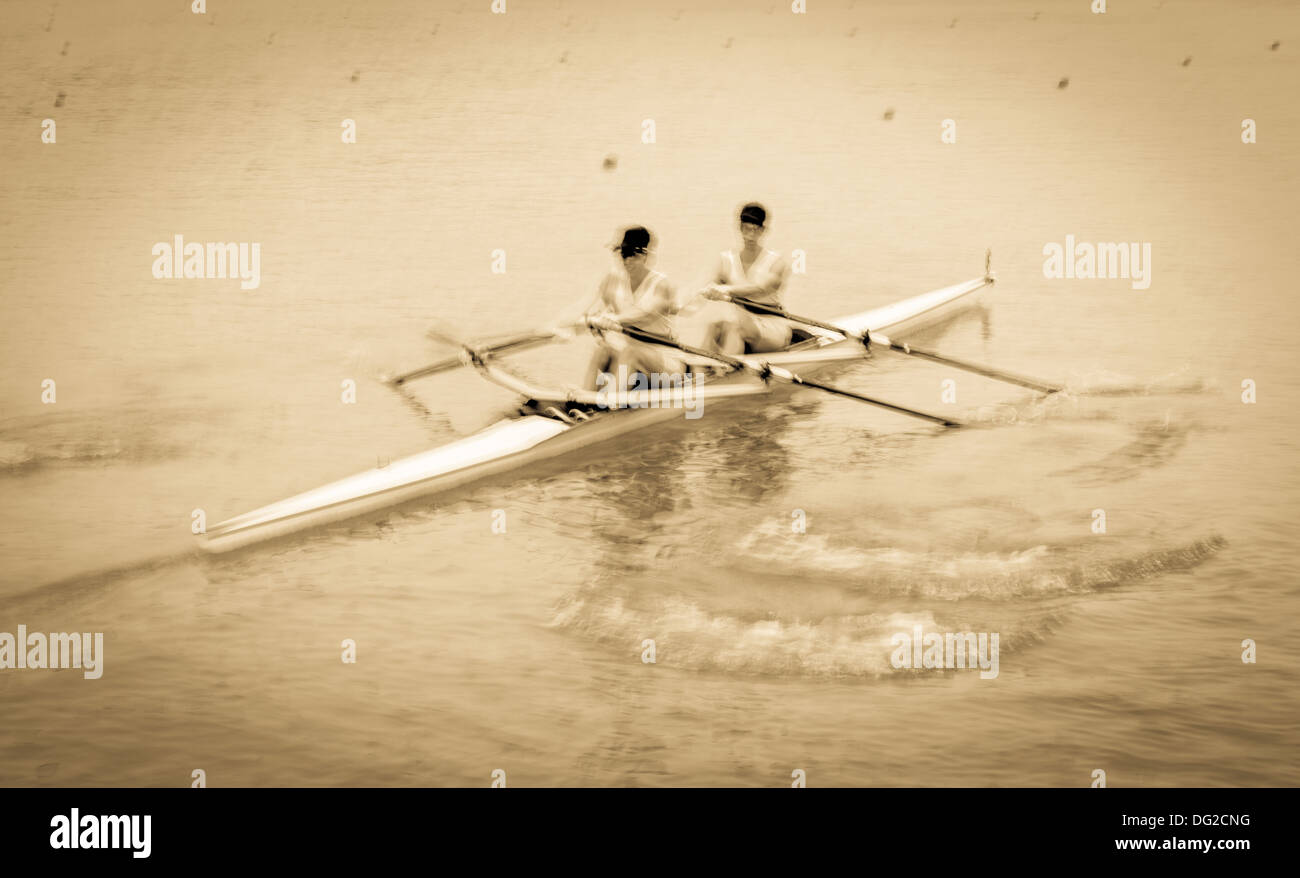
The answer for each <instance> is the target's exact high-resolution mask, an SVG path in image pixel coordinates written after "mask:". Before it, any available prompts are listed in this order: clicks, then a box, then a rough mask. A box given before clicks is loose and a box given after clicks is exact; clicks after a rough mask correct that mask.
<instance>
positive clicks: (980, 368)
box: [731, 296, 1063, 393]
mask: <svg viewBox="0 0 1300 878" xmlns="http://www.w3.org/2000/svg"><path fill="white" fill-rule="evenodd" d="M731 301H732V302H734V303H735V304H737V305H739V306H740V307H742V308H744V309H745V310H746V311H754V312H756V313H759V314H771V315H772V316H774V317H782V318H784V319H786V320H789V321H791V322H792V323H802V324H804V325H805V326H815V327H817V328H818V329H826V330H830V331H831V332H838V333H839V334H840V335H842V336H844V337H845V338H853V339H858V340H859V341H861V342H862V343H864V344H866V345H873V344H877V345H880V346H882V347H887V348H889V349H890V350H891V351H897V352H898V353H900V354H907V355H909V356H913V357H921V358H922V359H925V360H930V361H931V362H933V363H941V364H943V365H945V366H952V367H953V368H954V369H962V370H964V371H966V372H974V373H975V374H976V375H983V376H984V377H986V378H993V379H996V380H998V381H1005V382H1007V383H1008V384H1019V385H1020V386H1021V387H1028V388H1030V389H1031V390H1037V391H1040V392H1042V393H1056V392H1058V391H1060V390H1062V389H1063V388H1062V387H1061V386H1060V385H1059V384H1051V383H1049V382H1047V381H1040V380H1038V379H1037V378H1030V377H1028V376H1026V375H1018V374H1016V373H1015V372H1007V371H1005V370H1003V369H994V368H993V367H992V366H985V365H984V364H983V363H972V362H970V361H969V360H959V359H957V358H956V357H949V356H947V355H946V354H937V353H935V352H934V351H927V350H922V349H920V348H914V347H912V346H911V345H907V344H899V343H898V342H895V341H891V340H890V339H888V338H886V337H885V336H883V335H871V334H870V333H857V332H850V331H849V330H847V329H844V328H843V327H840V326H836V325H835V324H833V323H823V322H822V321H820V320H813V319H812V318H810V317H801V316H800V315H798V314H791V313H790V312H789V311H786V310H785V309H783V308H780V307H778V306H776V305H769V304H768V303H766V302H755V301H753V300H751V299H745V298H741V297H739V296H733V297H732V298H731Z"/></svg>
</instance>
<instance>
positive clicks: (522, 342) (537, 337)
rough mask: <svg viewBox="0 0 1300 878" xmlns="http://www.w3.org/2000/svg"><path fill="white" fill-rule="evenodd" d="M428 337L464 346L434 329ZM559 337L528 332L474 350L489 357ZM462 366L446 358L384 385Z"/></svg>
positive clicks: (457, 360) (458, 359)
mask: <svg viewBox="0 0 1300 878" xmlns="http://www.w3.org/2000/svg"><path fill="white" fill-rule="evenodd" d="M577 326H578V327H585V326H586V324H577ZM428 335H429V337H430V338H435V339H437V340H438V341H445V342H446V343H448V344H454V345H457V346H460V347H463V346H464V343H463V342H461V341H459V340H457V339H454V338H452V337H451V336H449V335H446V334H445V333H442V332H439V331H438V330H436V329H431V330H429V332H428ZM560 335H561V333H560V332H556V331H539V332H530V333H527V334H525V335H517V336H512V337H511V338H507V339H502V340H501V341H498V342H493V343H492V344H489V345H482V346H478V347H476V348H475V350H476V351H478V353H479V354H480V355H481V356H484V357H490V356H492V355H493V354H500V353H504V352H506V351H516V350H520V349H522V348H530V347H534V346H536V345H539V344H545V343H546V342H548V341H553V340H555V339H556V338H558V337H559V336H560ZM464 365H465V360H464V358H463V357H461V356H460V355H457V356H455V357H448V358H447V359H445V360H439V361H438V362H436V363H430V364H429V365H428V366H421V367H420V368H419V369H413V370H412V371H410V372H403V373H402V374H401V375H395V376H393V377H391V378H387V379H385V381H386V383H388V384H391V385H393V386H394V387H396V386H399V385H402V384H405V383H406V382H407V381H411V380H413V379H415V378H424V377H425V376H427V375H436V374H437V373H439V372H446V371H448V370H450V369H457V368H459V367H461V366H464Z"/></svg>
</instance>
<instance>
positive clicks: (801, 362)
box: [200, 273, 998, 552]
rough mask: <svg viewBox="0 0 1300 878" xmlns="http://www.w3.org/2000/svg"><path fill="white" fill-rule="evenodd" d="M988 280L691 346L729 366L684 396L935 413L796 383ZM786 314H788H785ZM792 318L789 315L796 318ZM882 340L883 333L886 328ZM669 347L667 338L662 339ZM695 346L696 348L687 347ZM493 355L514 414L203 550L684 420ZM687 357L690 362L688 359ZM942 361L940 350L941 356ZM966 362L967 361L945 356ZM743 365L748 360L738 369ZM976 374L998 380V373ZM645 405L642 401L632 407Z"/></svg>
mask: <svg viewBox="0 0 1300 878" xmlns="http://www.w3.org/2000/svg"><path fill="white" fill-rule="evenodd" d="M992 283H993V278H992V276H991V275H989V274H987V273H986V274H985V275H984V276H983V277H979V278H974V279H972V280H968V281H965V282H963V283H959V284H954V285H953V286H948V287H943V288H940V289H936V290H932V291H930V292H927V293H921V294H920V295H916V296H912V297H910V298H907V299H902V300H900V301H897V302H894V303H892V304H889V305H884V306H880V307H877V308H872V309H869V310H866V311H862V312H859V313H857V314H851V315H848V316H845V317H841V318H839V319H837V320H834V321H830V322H827V323H822V322H820V321H810V322H809V323H805V324H802V326H801V327H800V331H797V332H796V333H795V334H794V335H795V338H794V339H793V341H792V344H790V345H789V346H788V347H786V348H785V349H784V350H781V351H778V352H774V353H769V354H762V355H761V357H760V356H753V357H742V358H739V359H736V360H734V361H732V360H731V358H727V357H722V356H711V355H709V354H708V353H707V352H704V351H699V352H697V354H696V355H695V356H694V358H693V359H694V361H695V362H697V363H698V362H708V361H710V360H712V361H715V362H716V361H719V360H720V361H722V362H724V363H728V364H730V365H733V367H735V368H734V370H733V371H732V372H730V373H728V374H725V375H722V376H719V377H716V378H712V379H709V380H706V381H704V382H703V383H702V386H700V387H697V388H692V389H691V390H690V392H692V393H694V394H695V395H696V396H697V397H698V398H703V399H708V400H723V399H732V398H737V397H747V396H759V395H763V394H767V393H770V392H771V391H772V384H771V383H770V380H769V379H770V378H771V376H772V374H776V375H777V376H778V377H785V378H786V380H791V378H793V379H794V380H795V383H801V384H805V385H807V386H811V387H814V388H816V389H822V390H831V391H832V392H837V393H842V394H844V395H848V396H852V397H853V398H857V399H861V400H862V401H865V402H871V403H873V404H877V405H883V406H884V407H886V408H890V409H894V410H896V411H900V412H902V413H905V414H913V415H916V416H919V417H924V418H928V419H930V420H936V421H939V422H940V423H945V424H949V425H951V422H947V421H943V420H942V419H939V418H936V417H935V416H931V415H926V414H924V413H920V412H915V411H912V410H910V409H905V408H902V407H899V406H894V405H892V404H889V403H882V402H880V401H878V400H873V399H871V398H868V397H863V396H861V395H859V394H855V393H852V392H848V391H840V390H839V389H838V388H829V387H827V386H826V385H817V384H813V383H811V382H806V381H804V380H803V378H802V375H800V374H795V373H793V372H792V371H791V370H795V369H797V370H799V371H800V372H801V373H803V374H807V373H810V372H812V371H814V370H816V369H818V368H820V367H824V366H827V365H829V364H833V363H837V362H845V361H850V360H858V359H861V358H863V357H864V356H869V355H870V353H871V345H870V344H864V342H872V341H875V342H882V343H884V346H886V347H892V348H893V349H896V350H900V351H901V352H903V353H912V351H911V350H910V349H908V348H907V346H906V345H905V344H900V343H899V342H897V341H895V339H900V338H905V337H907V336H910V335H913V334H915V333H918V332H920V331H922V330H925V329H928V328H931V327H934V326H936V325H938V324H941V323H944V322H947V321H949V320H952V319H953V318H954V317H955V316H957V315H958V314H960V313H962V312H964V311H966V310H967V309H969V308H971V307H973V306H975V305H976V304H977V303H978V299H979V298H980V296H979V293H980V292H981V291H982V290H984V289H985V288H986V287H988V286H989V285H990V284H992ZM787 316H790V315H787ZM792 322H796V323H797V321H794V320H793V319H792ZM886 335H887V336H888V338H885V336H886ZM544 337H545V336H544V335H540V334H534V335H530V336H526V337H523V339H524V340H522V341H521V340H513V341H511V342H505V343H502V344H500V345H497V346H495V350H498V351H503V350H508V349H517V348H518V347H519V346H520V345H522V344H533V343H536V342H538V341H539V340H542V339H543V338H544ZM662 341H663V342H664V343H666V344H667V343H670V342H668V340H666V339H664V340H662ZM686 350H693V349H686ZM490 354H491V351H488V350H486V349H477V350H474V349H470V352H469V354H468V355H467V357H466V360H467V361H468V362H472V364H473V365H475V366H477V367H478V368H479V369H480V371H481V372H482V373H483V375H484V377H486V378H488V379H489V380H492V381H495V382H497V383H499V384H502V385H503V386H506V387H508V388H510V389H512V390H515V391H517V392H519V393H520V394H522V395H523V396H525V397H526V398H528V402H527V403H526V404H525V406H524V407H523V408H522V409H521V411H520V414H519V415H517V416H515V417H511V418H506V419H504V420H502V421H500V422H498V423H496V424H493V425H492V426H490V427H487V428H485V429H483V430H481V431H479V432H477V433H475V434H473V435H471V436H467V437H465V438H463V439H459V440H456V441H454V442H450V443H447V444H446V445H442V446H439V447H437V448H433V449H430V450H429V451H425V452H422V453H420V454H415V455H412V456H410V457H406V458H403V459H401V460H398V461H395V462H393V463H391V464H389V465H388V466H384V467H378V468H375V469H371V470H367V471H366V472H363V473H358V474H356V475H353V476H349V477H347V478H345V479H341V480H339V481H336V482H331V483H330V484H327V485H324V486H322V487H319V488H315V489H313V490H310V491H307V492H305V493H302V494H298V495H297V496H294V497H290V498H288V499H285V500H280V501H278V502H276V503H271V504H269V505H267V506H263V507H261V508H260V509H255V510H253V511H252V512H247V513H245V514H243V515H240V516H238V517H236V518H231V519H229V520H227V521H223V522H221V523H220V524H218V525H216V526H215V527H213V528H212V529H210V530H209V531H208V532H207V533H206V534H205V535H204V536H203V538H202V539H201V542H200V545H201V547H202V548H203V549H205V550H206V551H209V552H227V551H231V550H233V549H238V548H241V547H244V546H249V545H252V544H255V543H260V542H263V541H266V540H271V539H274V538H277V537H282V536H286V535H288V534H293V533H297V532H299V531H304V530H308V529H310V528H314V527H319V526H321V525H325V524H329V523H332V522H338V521H343V520H346V519H349V518H353V517H355V516H359V515H363V514H366V513H369V512H374V511H377V510H381V509H385V508H388V507H392V506H396V505H399V504H402V503H405V502H408V501H411V500H415V499H418V498H421V497H429V496H433V495H436V494H439V493H442V492H445V491H449V490H451V489H453V488H458V487H461V486H463V485H466V484H469V483H471V482H475V481H477V480H479V479H484V478H487V477H490V476H495V475H499V474H501V473H505V472H509V471H512V470H517V469H523V468H524V467H527V466H530V465H533V464H536V463H538V462H540V461H544V460H549V459H552V458H556V457H559V456H561V455H564V454H568V453H570V452H572V451H575V450H578V449H581V448H586V447H588V446H591V445H595V444H597V443H600V442H604V441H607V440H609V439H612V438H614V437H616V436H621V435H623V434H626V433H630V432H633V431H635V430H640V429H643V428H647V427H652V426H653V425H655V424H656V423H660V422H663V421H667V420H670V419H673V418H680V417H682V413H681V411H680V410H678V409H676V408H674V407H673V405H674V403H675V402H680V399H681V395H682V394H683V393H684V392H685V391H684V390H683V389H681V388H669V389H658V390H632V391H628V392H627V393H626V394H620V395H619V405H620V407H619V408H605V409H602V408H596V406H597V405H599V404H601V403H603V402H605V400H606V397H604V396H601V397H598V396H597V394H596V393H595V392H593V391H586V390H581V389H577V388H562V389H559V390H553V389H545V388H539V387H535V386H532V385H530V384H529V383H528V382H527V381H524V380H523V379H520V378H518V377H516V376H514V375H512V374H511V373H509V372H507V371H506V370H504V369H501V368H499V367H497V366H496V365H494V364H493V363H492V362H491V360H490ZM691 359H692V358H691V357H688V361H689V360H691ZM939 359H941V360H942V359H943V358H939ZM950 362H951V364H954V365H959V367H961V368H968V367H969V365H970V364H961V363H960V362H959V361H950ZM446 365H448V364H438V365H437V366H431V367H426V368H424V369H420V370H416V371H415V372H412V373H409V374H408V375H405V376H400V377H399V378H398V379H395V381H394V383H402V382H404V381H406V380H410V379H411V378H413V377H418V376H421V375H425V374H433V373H434V372H436V371H440V370H441V369H442V368H443V367H445V366H446ZM739 366H744V367H746V368H744V369H741V368H738V367H739ZM976 371H983V372H984V373H985V374H991V375H993V377H998V373H993V372H991V371H987V370H982V369H976ZM638 406H643V407H638Z"/></svg>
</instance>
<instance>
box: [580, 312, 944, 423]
mask: <svg viewBox="0 0 1300 878" xmlns="http://www.w3.org/2000/svg"><path fill="white" fill-rule="evenodd" d="M607 325H608V324H602V325H601V326H607ZM617 328H618V331H619V332H621V333H623V334H624V335H626V336H627V337H628V338H633V339H636V340H637V341H641V342H645V343H647V344H657V345H663V346H664V347H670V348H676V349H677V350H679V351H682V352H683V353H687V354H693V355H695V356H697V357H707V358H709V359H712V360H717V361H718V362H719V363H725V364H726V365H728V366H730V367H731V368H733V369H749V370H750V371H752V372H756V373H757V374H758V375H759V376H760V377H762V378H764V379H767V378H769V377H774V378H780V379H781V380H782V381H789V382H790V383H791V384H798V385H799V386H801V387H808V388H811V389H813V390H821V391H824V392H826V393H832V394H834V395H836V396H843V397H845V398H847V399H856V400H857V401H858V402H865V403H868V404H869V405H874V406H879V407H880V408H882V409H889V410H890V411H891V412H898V413H899V414H900V415H910V416H912V417H914V418H920V419H922V420H925V421H931V422H933V423H936V424H941V425H942V426H944V427H960V426H961V424H960V423H958V422H957V421H951V420H949V419H947V418H944V417H940V416H939V415H932V414H928V413H927V412H921V411H917V410H916V409H909V408H905V407H903V406H901V405H895V404H894V403H892V402H885V401H884V400H883V399H875V398H874V397H870V396H864V395H863V394H861V393H857V392H855V391H852V390H845V389H844V388H842V387H832V386H831V385H829V384H819V383H817V382H815V381H808V380H807V379H805V378H802V377H800V376H798V375H796V374H795V373H793V372H791V371H789V370H788V369H783V368H781V367H780V366H773V365H772V364H771V363H765V362H762V361H757V360H755V359H753V358H749V357H746V358H743V359H742V358H740V357H731V356H728V355H726V354H719V353H714V352H712V351H706V350H704V349H703V348H695V347H691V346H690V345H684V344H682V343H681V342H678V341H674V340H673V339H671V338H667V337H666V336H662V335H656V334H655V333H653V332H646V331H645V330H644V329H637V328H636V327H634V326H624V325H622V324H617Z"/></svg>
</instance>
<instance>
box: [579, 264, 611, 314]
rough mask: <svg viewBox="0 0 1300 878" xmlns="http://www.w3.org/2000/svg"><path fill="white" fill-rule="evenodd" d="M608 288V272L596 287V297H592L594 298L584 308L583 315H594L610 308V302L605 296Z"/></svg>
mask: <svg viewBox="0 0 1300 878" xmlns="http://www.w3.org/2000/svg"><path fill="white" fill-rule="evenodd" d="M608 288H609V275H608V274H607V275H605V276H604V277H603V278H601V279H600V286H599V287H597V288H596V295H595V297H594V298H592V300H591V301H590V302H589V303H588V304H587V307H585V308H583V309H582V316H583V317H592V316H594V315H596V314H601V313H603V312H606V311H609V310H610V307H609V304H608V302H607V300H606V297H605V291H606V290H607V289H608Z"/></svg>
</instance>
